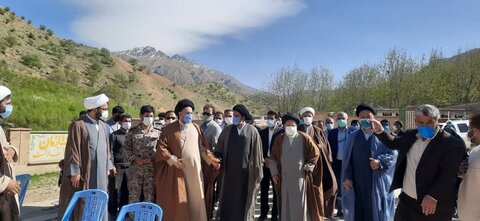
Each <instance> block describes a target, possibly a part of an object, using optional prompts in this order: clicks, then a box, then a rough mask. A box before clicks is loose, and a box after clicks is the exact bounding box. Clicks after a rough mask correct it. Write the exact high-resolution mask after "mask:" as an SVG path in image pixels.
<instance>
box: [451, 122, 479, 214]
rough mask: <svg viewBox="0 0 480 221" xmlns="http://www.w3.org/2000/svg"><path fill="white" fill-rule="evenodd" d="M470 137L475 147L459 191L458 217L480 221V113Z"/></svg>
mask: <svg viewBox="0 0 480 221" xmlns="http://www.w3.org/2000/svg"><path fill="white" fill-rule="evenodd" d="M468 136H469V138H470V140H471V141H472V144H474V145H475V147H474V148H473V149H472V151H471V152H470V156H469V157H468V170H467V172H466V173H465V175H464V176H463V180H462V183H461V184H460V189H459V191H458V201H457V205H458V215H459V218H460V219H461V220H462V221H477V220H480V206H478V202H480V191H478V186H479V185H480V113H477V114H476V115H474V116H473V117H472V118H471V119H470V129H469V131H468Z"/></svg>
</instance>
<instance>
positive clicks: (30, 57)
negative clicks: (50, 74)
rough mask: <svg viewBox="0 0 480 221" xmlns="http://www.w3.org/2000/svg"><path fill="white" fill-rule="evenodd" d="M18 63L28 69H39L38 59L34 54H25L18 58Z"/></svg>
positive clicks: (40, 64) (40, 65) (39, 62)
mask: <svg viewBox="0 0 480 221" xmlns="http://www.w3.org/2000/svg"><path fill="white" fill-rule="evenodd" d="M20 63H22V64H23V65H25V66H27V67H30V68H34V67H36V68H41V67H42V63H41V61H40V58H39V57H38V56H37V55H35V54H26V55H24V56H22V57H21V58H20Z"/></svg>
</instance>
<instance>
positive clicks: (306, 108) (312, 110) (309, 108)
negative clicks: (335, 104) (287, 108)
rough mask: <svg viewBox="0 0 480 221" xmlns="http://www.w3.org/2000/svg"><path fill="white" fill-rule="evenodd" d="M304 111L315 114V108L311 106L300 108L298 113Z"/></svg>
mask: <svg viewBox="0 0 480 221" xmlns="http://www.w3.org/2000/svg"><path fill="white" fill-rule="evenodd" d="M305 112H310V113H312V115H313V116H315V110H314V109H313V108H311V107H304V108H302V110H301V111H300V115H302V114H303V113H305Z"/></svg>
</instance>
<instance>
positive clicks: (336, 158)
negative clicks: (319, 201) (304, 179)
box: [328, 112, 355, 218]
mask: <svg viewBox="0 0 480 221" xmlns="http://www.w3.org/2000/svg"><path fill="white" fill-rule="evenodd" d="M347 121H348V115H347V113H345V112H340V113H338V114H337V126H338V127H337V128H335V129H333V130H331V131H330V132H328V143H330V147H331V149H332V160H333V161H332V169H333V172H334V173H335V177H336V179H337V180H341V177H340V176H341V174H342V160H343V153H344V146H345V143H346V141H347V136H348V135H349V134H350V133H352V132H353V131H355V130H350V128H347ZM340 183H341V182H338V189H340V188H341V186H340ZM341 200H342V194H341V192H340V191H339V192H338V194H337V199H336V203H335V207H336V209H337V217H339V218H342V217H343V210H342V209H343V208H342V201H341Z"/></svg>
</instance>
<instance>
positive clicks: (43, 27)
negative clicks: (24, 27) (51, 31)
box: [39, 25, 47, 31]
mask: <svg viewBox="0 0 480 221" xmlns="http://www.w3.org/2000/svg"><path fill="white" fill-rule="evenodd" d="M39 29H40V30H42V31H45V29H47V26H45V25H40V27H39Z"/></svg>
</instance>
